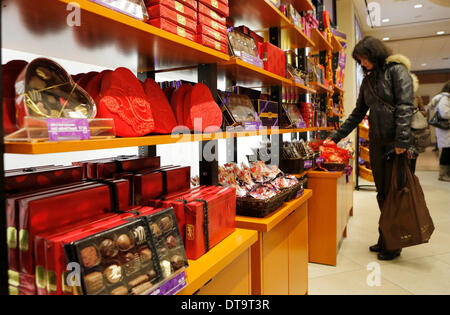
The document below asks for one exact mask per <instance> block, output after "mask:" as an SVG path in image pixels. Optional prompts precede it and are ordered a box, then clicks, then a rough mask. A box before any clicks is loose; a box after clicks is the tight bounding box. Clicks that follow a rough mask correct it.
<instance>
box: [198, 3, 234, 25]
mask: <svg viewBox="0 0 450 315" xmlns="http://www.w3.org/2000/svg"><path fill="white" fill-rule="evenodd" d="M198 12H199V13H201V14H203V15H206V16H207V17H209V18H211V19H213V20H215V21H217V22H219V23H221V24H223V25H226V24H227V19H226V17H224V16H222V15H221V14H218V13H217V12H216V11H214V10H211V9H210V8H208V7H207V6H206V5H204V4H203V3H201V2H199V3H198Z"/></svg>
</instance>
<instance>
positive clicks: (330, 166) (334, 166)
mask: <svg viewBox="0 0 450 315" xmlns="http://www.w3.org/2000/svg"><path fill="white" fill-rule="evenodd" d="M321 166H322V167H323V168H324V169H326V170H328V171H330V172H340V171H343V170H345V164H344V163H330V162H326V163H322V164H321Z"/></svg>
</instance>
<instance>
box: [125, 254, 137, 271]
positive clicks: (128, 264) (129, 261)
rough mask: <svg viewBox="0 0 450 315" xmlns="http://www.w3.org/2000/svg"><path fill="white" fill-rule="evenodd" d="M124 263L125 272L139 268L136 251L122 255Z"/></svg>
mask: <svg viewBox="0 0 450 315" xmlns="http://www.w3.org/2000/svg"><path fill="white" fill-rule="evenodd" d="M124 261H125V264H124V265H123V267H124V269H125V272H126V273H127V275H128V274H131V273H133V272H136V271H137V270H138V269H139V255H138V254H137V253H127V254H126V255H125V256H124Z"/></svg>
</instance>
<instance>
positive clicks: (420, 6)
mask: <svg viewBox="0 0 450 315" xmlns="http://www.w3.org/2000/svg"><path fill="white" fill-rule="evenodd" d="M422 7H423V4H415V5H414V9H420V8H422Z"/></svg>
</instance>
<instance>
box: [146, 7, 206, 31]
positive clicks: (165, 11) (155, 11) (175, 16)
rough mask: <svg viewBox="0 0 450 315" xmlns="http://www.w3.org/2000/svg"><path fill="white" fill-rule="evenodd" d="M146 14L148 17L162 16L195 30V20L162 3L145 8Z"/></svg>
mask: <svg viewBox="0 0 450 315" xmlns="http://www.w3.org/2000/svg"><path fill="white" fill-rule="evenodd" d="M147 12H148V15H149V17H150V19H156V18H164V19H166V20H169V21H171V22H173V23H175V24H177V25H179V26H181V27H184V28H186V29H187V30H189V31H192V32H195V31H196V26H197V21H196V20H193V19H191V18H188V17H186V16H184V15H183V14H181V13H178V12H177V11H175V10H172V9H169V8H168V7H166V6H164V5H160V4H159V5H155V6H152V7H149V8H147Z"/></svg>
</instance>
